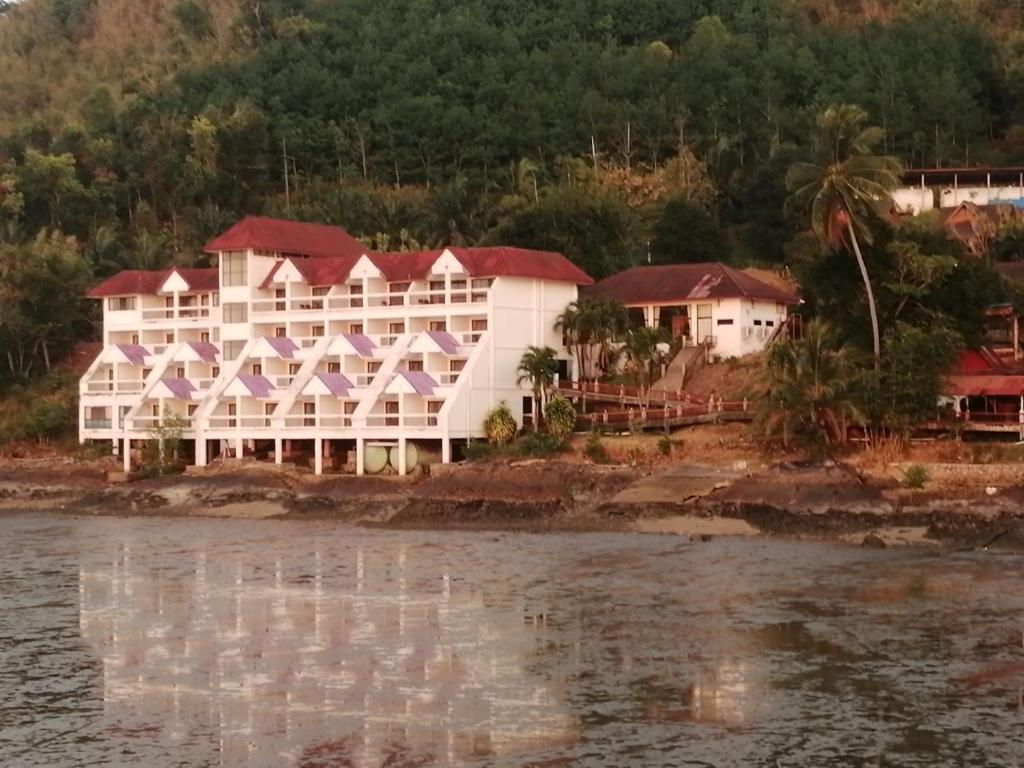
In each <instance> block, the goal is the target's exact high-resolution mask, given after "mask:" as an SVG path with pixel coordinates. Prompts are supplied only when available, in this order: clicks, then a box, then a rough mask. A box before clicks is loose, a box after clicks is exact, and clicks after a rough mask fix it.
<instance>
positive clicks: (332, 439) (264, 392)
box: [79, 218, 592, 474]
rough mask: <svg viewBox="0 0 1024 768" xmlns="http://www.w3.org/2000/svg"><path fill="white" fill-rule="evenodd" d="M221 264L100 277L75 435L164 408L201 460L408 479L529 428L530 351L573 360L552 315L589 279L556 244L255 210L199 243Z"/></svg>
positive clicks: (120, 442) (565, 366)
mask: <svg viewBox="0 0 1024 768" xmlns="http://www.w3.org/2000/svg"><path fill="white" fill-rule="evenodd" d="M206 251H207V252H208V253H211V254H213V255H215V256H216V261H217V267H216V268H213V269H181V268H174V269H170V270H167V271H161V272H141V271H127V272H121V273H120V274H117V275H115V276H113V277H111V278H109V279H108V280H106V281H104V282H103V283H101V284H100V285H98V286H96V287H95V288H94V289H93V290H92V291H91V292H90V294H89V295H90V296H91V297H93V298H96V299H100V300H102V301H103V344H104V347H103V350H102V352H101V353H100V355H99V356H98V357H97V358H96V360H95V361H94V362H93V364H92V365H91V366H90V368H89V369H88V371H87V372H86V373H85V375H84V376H83V377H82V380H81V385H80V392H81V399H80V415H79V435H80V439H81V440H82V441H83V442H84V441H86V440H96V441H100V440H102V441H110V442H111V443H112V445H113V447H114V450H115V451H118V452H120V453H121V455H122V456H123V459H124V466H125V468H126V470H128V469H130V468H131V462H132V446H133V443H135V444H136V446H137V445H138V443H139V441H144V440H149V439H152V437H153V435H154V430H155V428H157V427H158V426H160V425H161V423H163V422H165V420H166V419H167V418H168V417H169V416H173V417H175V418H174V421H175V423H177V424H179V425H185V426H184V440H185V441H186V445H187V446H189V448H190V449H194V453H193V456H194V461H195V464H196V465H198V466H205V465H206V464H207V463H208V462H209V461H211V460H212V459H214V458H215V457H218V456H222V457H243V456H252V455H255V456H260V457H266V459H267V460H274V461H276V462H278V463H281V462H283V461H286V460H289V461H290V460H292V459H293V458H296V457H298V456H303V457H307V456H308V457H311V458H312V464H313V466H314V469H315V471H316V472H317V473H321V472H322V471H323V469H324V467H325V465H330V466H336V465H337V464H338V463H339V462H340V461H342V460H343V459H344V458H345V457H349V456H352V457H354V466H355V470H356V471H357V472H358V473H360V474H361V473H363V472H364V471H367V470H368V471H371V472H374V471H379V470H380V469H382V468H383V467H384V465H385V463H386V462H390V463H391V464H392V466H393V467H394V468H395V469H396V470H397V471H398V472H399V473H400V474H405V473H407V472H408V471H410V470H411V469H412V468H413V466H414V465H415V464H417V463H419V462H420V461H422V460H424V458H425V457H426V456H433V457H435V458H440V459H441V460H442V461H445V462H448V461H450V460H451V459H452V457H453V452H454V453H457V452H458V451H459V449H460V447H461V446H462V445H464V444H465V442H466V441H467V440H469V439H474V438H480V437H483V436H484V434H483V421H484V418H485V416H486V414H487V412H488V411H489V410H490V409H491V408H493V407H494V406H495V405H497V404H498V403H499V402H501V401H505V402H506V403H507V404H508V406H509V407H510V408H511V409H512V412H513V413H514V414H515V415H516V416H517V417H518V418H519V419H520V422H521V421H522V419H523V417H524V415H525V410H526V409H528V408H529V407H530V405H529V391H528V385H526V384H522V385H521V384H519V383H518V378H519V374H518V370H517V369H518V366H519V361H520V358H521V357H522V354H523V352H524V351H525V350H526V348H527V347H528V346H530V345H535V346H549V347H553V348H554V349H556V350H559V354H560V356H561V358H562V363H561V369H562V370H561V372H562V375H564V376H568V375H570V373H571V371H570V368H571V363H570V355H569V354H568V352H567V351H566V350H565V348H564V346H563V344H562V338H561V334H560V333H559V332H558V331H556V330H555V321H556V318H557V317H558V315H559V314H560V313H562V312H563V311H564V310H565V308H566V306H567V305H568V304H569V303H570V302H572V301H574V300H575V299H576V298H577V289H578V287H579V286H581V285H586V284H589V283H591V282H592V281H591V279H590V278H589V277H588V276H587V275H586V274H585V273H584V272H582V271H581V270H580V269H578V268H577V267H576V266H574V265H573V264H572V263H571V262H569V261H568V260H567V259H566V258H564V257H563V256H561V255H559V254H556V253H546V252H539V251H528V250H521V249H515V248H500V247H499V248H444V249H441V250H435V251H425V252H417V253H372V252H369V251H367V249H366V247H365V246H364V245H362V244H361V243H359V242H358V241H357V240H355V239H353V238H352V237H350V236H349V235H348V234H347V233H345V232H344V231H343V230H341V229H338V228H336V227H328V226H322V225H315V224H304V223H298V222H292V221H280V220H274V219H265V218H247V219H244V220H242V221H241V222H239V223H238V224H236V225H235V226H233V227H232V228H231V229H229V230H228V231H227V232H225V233H224V234H223V235H221V236H220V237H217V238H216V239H214V240H213V241H212V242H210V243H208V244H207V246H206Z"/></svg>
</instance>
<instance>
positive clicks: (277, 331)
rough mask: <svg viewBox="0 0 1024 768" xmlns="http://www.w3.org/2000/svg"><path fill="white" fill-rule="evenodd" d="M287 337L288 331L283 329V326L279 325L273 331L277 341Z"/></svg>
mask: <svg viewBox="0 0 1024 768" xmlns="http://www.w3.org/2000/svg"><path fill="white" fill-rule="evenodd" d="M287 335H288V329H287V328H285V327H284V326H283V325H279V326H277V327H276V328H275V329H274V336H276V337H277V338H279V339H283V338H284V337H285V336H287Z"/></svg>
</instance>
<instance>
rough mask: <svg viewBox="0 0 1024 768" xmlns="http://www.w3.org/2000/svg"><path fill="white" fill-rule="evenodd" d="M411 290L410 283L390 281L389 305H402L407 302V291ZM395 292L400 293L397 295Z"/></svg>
mask: <svg viewBox="0 0 1024 768" xmlns="http://www.w3.org/2000/svg"><path fill="white" fill-rule="evenodd" d="M408 290H409V283H388V293H389V294H391V295H390V296H388V306H389V307H400V306H402V305H403V304H405V296H403V295H402V294H404V293H405V292H406V291H408ZM395 294H398V295H397V296H396V295H395Z"/></svg>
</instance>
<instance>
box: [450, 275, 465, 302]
mask: <svg viewBox="0 0 1024 768" xmlns="http://www.w3.org/2000/svg"><path fill="white" fill-rule="evenodd" d="M456 291H457V293H456ZM465 303H466V281H465V280H452V304H465Z"/></svg>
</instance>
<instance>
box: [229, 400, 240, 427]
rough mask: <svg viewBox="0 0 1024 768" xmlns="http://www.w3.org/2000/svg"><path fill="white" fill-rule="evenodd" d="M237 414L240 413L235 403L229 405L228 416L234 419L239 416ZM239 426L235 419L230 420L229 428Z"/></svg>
mask: <svg viewBox="0 0 1024 768" xmlns="http://www.w3.org/2000/svg"><path fill="white" fill-rule="evenodd" d="M237 412H238V409H237V408H236V407H235V404H234V403H228V416H231V417H234V416H236V415H238V414H237ZM237 424H238V422H237V421H235V419H234V418H230V419H228V426H229V427H234V426H237Z"/></svg>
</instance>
